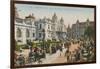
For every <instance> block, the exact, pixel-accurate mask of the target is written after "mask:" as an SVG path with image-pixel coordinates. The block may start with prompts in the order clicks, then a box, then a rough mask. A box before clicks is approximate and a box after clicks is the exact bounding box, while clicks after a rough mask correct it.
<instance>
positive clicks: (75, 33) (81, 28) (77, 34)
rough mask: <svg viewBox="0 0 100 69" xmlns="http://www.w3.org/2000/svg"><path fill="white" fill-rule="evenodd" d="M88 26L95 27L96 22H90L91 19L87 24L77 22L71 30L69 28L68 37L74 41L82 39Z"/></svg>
mask: <svg viewBox="0 0 100 69" xmlns="http://www.w3.org/2000/svg"><path fill="white" fill-rule="evenodd" d="M88 26H91V27H93V26H94V21H89V19H87V20H86V21H85V22H79V20H77V21H76V23H75V24H72V27H71V28H70V27H68V28H67V36H68V37H70V38H72V39H78V38H81V37H82V36H84V32H85V30H86V28H87V27H88ZM93 28H94V27H93Z"/></svg>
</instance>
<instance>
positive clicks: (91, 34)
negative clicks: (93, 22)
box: [84, 26, 95, 38]
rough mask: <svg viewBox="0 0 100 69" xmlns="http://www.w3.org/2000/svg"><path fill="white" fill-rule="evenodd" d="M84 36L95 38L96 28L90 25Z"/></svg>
mask: <svg viewBox="0 0 100 69" xmlns="http://www.w3.org/2000/svg"><path fill="white" fill-rule="evenodd" d="M84 36H86V37H89V38H94V37H95V30H94V28H93V27H91V26H88V27H87V28H86V29H85V32H84Z"/></svg>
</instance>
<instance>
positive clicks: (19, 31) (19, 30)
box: [17, 28, 22, 37]
mask: <svg viewBox="0 0 100 69" xmlns="http://www.w3.org/2000/svg"><path fill="white" fill-rule="evenodd" d="M21 36H22V32H21V29H20V28H18V29H17V37H21Z"/></svg>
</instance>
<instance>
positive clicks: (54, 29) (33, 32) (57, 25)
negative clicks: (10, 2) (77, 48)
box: [15, 12, 67, 44]
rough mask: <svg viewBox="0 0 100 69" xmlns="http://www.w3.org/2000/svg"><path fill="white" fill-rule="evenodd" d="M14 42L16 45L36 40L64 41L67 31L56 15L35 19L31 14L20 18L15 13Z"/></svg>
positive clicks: (62, 21)
mask: <svg viewBox="0 0 100 69" xmlns="http://www.w3.org/2000/svg"><path fill="white" fill-rule="evenodd" d="M15 14H16V16H15V41H16V42H17V43H18V44H27V43H28V42H29V41H31V42H32V41H38V40H46V41H47V40H53V39H54V40H57V41H59V40H64V38H65V37H66V33H67V29H66V26H65V25H64V20H63V18H62V17H61V19H59V20H58V17H57V15H56V13H54V15H53V16H52V18H51V19H50V18H46V17H44V18H43V19H35V17H34V15H33V14H30V15H29V16H27V17H25V18H24V19H22V18H20V17H19V15H18V12H16V13H15Z"/></svg>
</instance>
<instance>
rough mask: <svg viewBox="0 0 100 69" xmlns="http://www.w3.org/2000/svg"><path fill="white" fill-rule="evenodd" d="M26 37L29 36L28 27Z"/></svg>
mask: <svg viewBox="0 0 100 69" xmlns="http://www.w3.org/2000/svg"><path fill="white" fill-rule="evenodd" d="M26 37H30V32H29V30H28V29H26Z"/></svg>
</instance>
